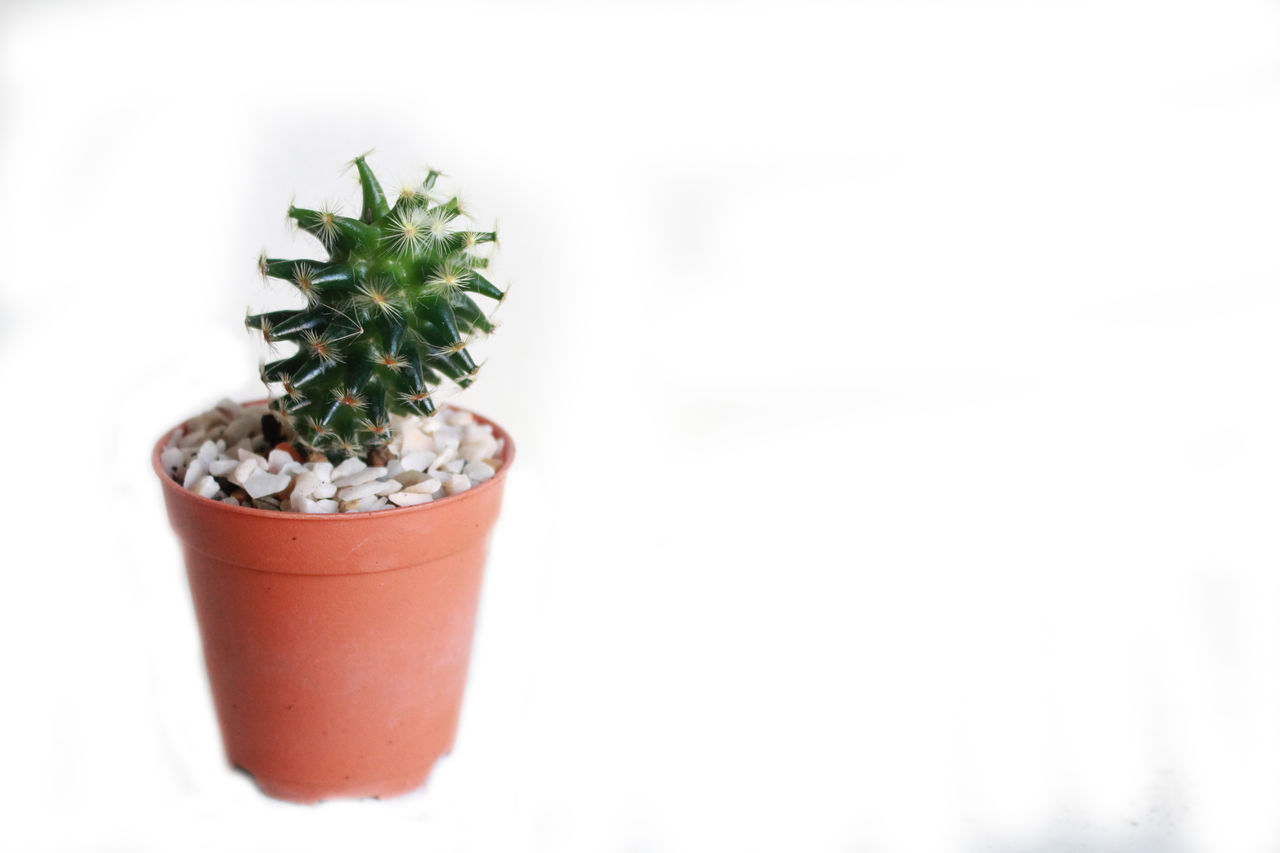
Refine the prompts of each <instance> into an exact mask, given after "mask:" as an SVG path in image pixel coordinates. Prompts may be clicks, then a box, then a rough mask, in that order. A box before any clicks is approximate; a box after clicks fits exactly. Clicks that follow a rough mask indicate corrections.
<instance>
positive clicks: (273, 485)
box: [233, 462, 292, 499]
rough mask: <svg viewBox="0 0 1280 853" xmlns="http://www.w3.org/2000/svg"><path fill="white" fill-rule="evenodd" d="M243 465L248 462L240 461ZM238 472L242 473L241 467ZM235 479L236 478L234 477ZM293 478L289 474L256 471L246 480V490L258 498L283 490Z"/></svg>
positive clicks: (251, 495)
mask: <svg viewBox="0 0 1280 853" xmlns="http://www.w3.org/2000/svg"><path fill="white" fill-rule="evenodd" d="M240 464H241V466H243V465H245V464H247V463H244V462H241V463H240ZM236 473H237V474H238V473H240V469H239V468H237V469H236ZM233 479H234V478H233ZM291 481H292V479H291V478H290V477H289V475H288V474H271V473H268V472H267V471H255V472H254V473H253V474H252V475H251V476H250V477H249V479H247V480H245V481H244V483H243V485H244V490H245V491H246V492H248V493H249V497H251V498H254V499H257V498H262V497H266V496H267V495H274V494H276V493H277V492H283V491H284V490H285V489H286V488H288V486H289V483H290V482H291Z"/></svg>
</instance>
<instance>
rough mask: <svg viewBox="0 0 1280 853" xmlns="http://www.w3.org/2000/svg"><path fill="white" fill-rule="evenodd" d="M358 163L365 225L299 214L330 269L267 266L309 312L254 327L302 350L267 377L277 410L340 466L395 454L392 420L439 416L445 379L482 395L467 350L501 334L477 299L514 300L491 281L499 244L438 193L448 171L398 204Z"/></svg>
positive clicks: (269, 261) (263, 265)
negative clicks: (491, 252) (492, 253)
mask: <svg viewBox="0 0 1280 853" xmlns="http://www.w3.org/2000/svg"><path fill="white" fill-rule="evenodd" d="M353 164H354V165H355V167H356V171H357V173H358V174H359V178H360V188H361V191H362V195H363V204H362V208H361V211H360V218H359V219H352V218H349V217H346V216H340V215H339V214H338V213H337V211H335V210H332V209H324V208H322V209H319V210H310V209H307V208H302V207H294V206H290V208H289V217H290V218H291V219H293V220H294V221H295V222H297V224H298V225H299V227H301V228H302V229H303V230H304V231H306V232H307V233H309V234H311V235H312V236H314V237H315V238H316V239H317V240H319V241H320V243H321V244H322V245H323V246H324V249H325V251H326V252H327V253H328V255H329V258H328V260H326V261H315V260H288V259H282V258H269V257H267V256H266V254H265V253H264V254H263V256H262V257H261V258H260V259H259V264H258V265H259V270H260V272H261V273H262V274H263V276H265V277H271V278H278V279H283V280H285V281H288V282H290V283H291V284H292V285H293V286H294V287H296V288H297V289H298V292H299V293H300V294H301V295H302V297H303V299H304V300H305V305H304V306H303V307H301V308H296V309H288V310H282V311H270V312H267V313H262V314H252V315H250V316H248V317H247V318H246V319H245V325H246V326H248V327H249V328H251V329H257V330H258V331H260V332H261V333H262V336H263V338H264V339H265V340H266V342H267V344H268V345H269V346H270V347H271V348H272V349H273V351H274V349H275V347H276V346H277V345H279V344H281V343H286V342H290V343H295V344H297V346H298V349H297V352H295V353H293V354H291V355H288V356H286V357H283V358H279V359H276V360H274V361H271V362H269V363H267V364H266V365H265V366H264V367H263V369H262V379H263V381H264V382H266V383H267V384H268V387H269V388H270V387H272V386H275V387H276V388H278V389H279V391H278V392H276V393H275V394H273V400H272V402H271V406H272V408H273V409H275V410H276V411H278V412H280V413H281V414H283V415H284V416H286V417H288V418H289V419H290V421H291V422H292V423H293V425H294V427H295V429H296V430H297V433H298V438H299V441H300V443H302V444H303V445H305V446H306V447H308V448H310V449H313V450H318V451H321V452H323V453H325V454H326V455H328V456H329V457H330V458H332V459H338V458H340V457H345V456H352V455H361V454H364V453H366V452H368V451H371V450H373V449H376V448H378V447H380V446H382V445H385V444H386V443H387V442H388V441H389V440H390V439H391V415H392V414H398V415H412V414H418V415H429V414H431V413H432V412H433V411H435V404H434V403H433V402H432V394H433V393H434V392H435V391H436V389H437V388H438V387H439V386H440V384H441V383H442V382H444V381H445V380H449V381H452V382H453V383H455V384H456V385H458V386H459V387H462V388H465V387H467V386H468V385H470V384H471V382H472V380H473V379H474V377H475V374H476V371H477V369H478V368H477V365H476V363H475V361H474V360H473V359H472V357H471V354H470V353H468V352H467V346H468V345H469V344H470V343H471V342H472V341H473V340H474V339H475V338H477V337H479V336H481V335H486V334H488V333H489V332H491V331H493V328H494V326H493V324H492V323H491V322H490V320H489V318H488V317H487V316H486V315H485V312H484V311H482V310H481V308H480V306H479V305H477V303H476V302H475V300H474V299H473V298H472V297H473V296H482V297H486V298H488V299H491V300H496V301H498V302H501V301H502V299H503V297H504V295H505V294H504V291H502V290H501V289H499V288H498V287H496V286H495V285H494V284H492V283H491V282H490V281H489V280H488V279H487V278H485V276H484V275H483V274H482V271H483V270H485V269H486V268H487V266H488V259H487V258H486V257H484V256H482V255H481V254H480V251H481V248H482V247H483V246H484V244H486V243H496V240H497V235H496V234H495V232H493V231H477V230H472V229H468V228H465V227H463V223H465V222H466V221H468V219H469V218H468V216H467V214H466V212H465V211H464V210H463V209H462V206H461V203H460V202H459V201H458V199H457V197H452V198H449V199H448V200H441V199H438V198H436V197H435V196H434V195H433V194H432V192H433V190H434V188H435V184H436V179H437V178H438V177H439V174H440V173H439V172H436V171H434V170H433V171H430V172H428V174H427V177H426V179H425V180H424V181H423V182H422V184H421V185H419V186H416V187H407V188H405V189H404V190H402V191H401V192H400V193H399V195H398V197H397V198H395V199H394V203H392V202H391V201H389V200H388V199H387V196H386V194H385V193H384V192H383V190H382V187H381V186H380V185H379V183H378V179H377V178H376V177H374V174H373V171H372V170H371V169H370V168H369V166H368V164H367V163H366V162H365V157H364V156H363V155H362V156H360V157H357V158H356V159H355V160H354V161H353Z"/></svg>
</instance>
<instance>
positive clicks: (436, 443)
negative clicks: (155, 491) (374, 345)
mask: <svg viewBox="0 0 1280 853" xmlns="http://www.w3.org/2000/svg"><path fill="white" fill-rule="evenodd" d="M391 428H392V433H393V435H394V436H395V437H394V438H393V439H392V440H391V442H390V443H389V444H388V445H387V447H386V448H385V449H382V450H377V451H374V452H373V453H372V454H370V456H369V457H366V458H365V459H361V458H356V457H354V456H353V457H349V458H347V459H344V460H342V461H341V462H339V463H338V464H336V465H335V464H333V463H332V462H329V461H328V460H327V459H325V458H324V456H323V455H321V454H314V455H313V456H312V457H311V458H310V459H305V460H304V459H302V458H300V457H299V456H298V452H297V451H296V450H295V449H294V448H293V445H292V442H293V440H294V439H295V438H296V436H295V435H294V434H293V431H292V429H291V428H290V427H289V425H288V423H287V422H284V421H283V420H282V419H281V418H280V417H279V416H278V415H276V414H275V413H274V412H272V411H271V410H270V409H269V408H267V406H266V404H265V403H264V404H257V405H250V406H241V405H239V404H238V403H235V402H233V401H231V400H223V401H222V402H220V403H218V405H217V406H215V407H214V408H212V409H210V410H209V411H208V412H205V413H204V414H202V415H199V416H197V417H194V418H192V419H191V420H189V421H187V423H186V424H185V426H184V427H180V428H178V429H176V430H174V431H173V433H172V434H171V435H170V436H169V439H168V441H166V442H165V446H164V449H163V450H162V451H161V453H160V464H161V465H162V466H163V467H164V470H165V471H166V472H168V474H169V475H170V476H171V477H172V478H173V479H174V481H175V482H177V483H180V484H182V486H183V488H185V489H187V490H189V491H192V492H195V493H196V494H198V495H200V496H201V497H206V498H210V499H212V500H217V501H222V502H223V503H228V504H232V505H234V506H246V507H254V508H256V509H265V510H276V511H282V512H283V511H291V512H310V513H334V512H371V511H374V510H379V509H395V508H396V507H402V506H414V505H415V504H421V503H427V502H428V501H432V500H435V499H437V498H442V497H445V496H447V495H456V494H458V493H459V492H465V491H466V490H467V489H469V488H471V487H472V486H473V485H475V484H477V483H482V482H484V481H485V480H488V479H489V478H490V477H492V476H493V475H494V474H495V473H496V472H497V471H498V469H499V468H500V467H501V466H502V449H503V440H502V439H500V438H494V436H493V427H491V426H490V425H489V424H482V423H479V422H477V421H476V419H475V418H474V417H473V416H472V414H471V413H470V412H464V411H462V410H460V409H452V408H449V407H445V408H443V409H441V410H440V411H439V412H437V413H436V414H434V415H432V416H431V417H425V418H424V417H418V416H412V417H400V416H398V415H393V416H392V418H391Z"/></svg>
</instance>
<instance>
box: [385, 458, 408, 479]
mask: <svg viewBox="0 0 1280 853" xmlns="http://www.w3.org/2000/svg"><path fill="white" fill-rule="evenodd" d="M403 471H404V465H403V464H402V463H401V462H400V460H399V459H390V460H388V461H387V476H388V477H394V476H395V475H396V474H400V473H403Z"/></svg>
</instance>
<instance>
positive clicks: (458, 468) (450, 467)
mask: <svg viewBox="0 0 1280 853" xmlns="http://www.w3.org/2000/svg"><path fill="white" fill-rule="evenodd" d="M466 464H467V461H466V460H465V459H453V460H450V461H449V462H446V463H444V464H443V465H441V466H440V467H441V468H443V469H444V470H446V471H448V472H449V473H450V474H461V473H462V466H463V465H466Z"/></svg>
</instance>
